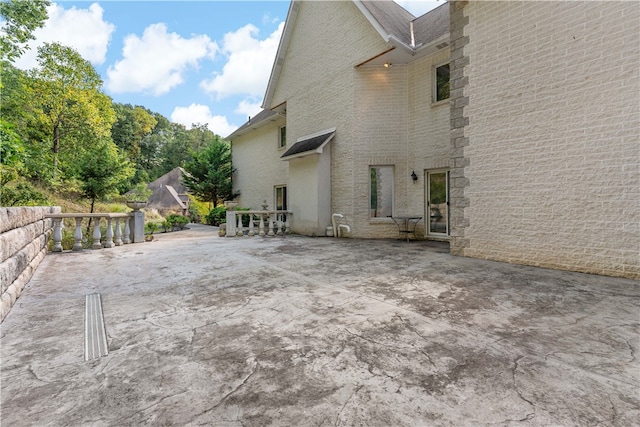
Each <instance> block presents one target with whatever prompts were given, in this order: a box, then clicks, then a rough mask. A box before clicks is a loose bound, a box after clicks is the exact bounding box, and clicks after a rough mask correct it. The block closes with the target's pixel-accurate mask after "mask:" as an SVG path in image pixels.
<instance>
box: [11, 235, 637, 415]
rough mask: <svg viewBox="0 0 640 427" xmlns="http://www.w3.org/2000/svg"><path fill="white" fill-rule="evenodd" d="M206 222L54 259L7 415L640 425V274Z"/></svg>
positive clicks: (15, 370) (16, 335) (23, 318)
mask: <svg viewBox="0 0 640 427" xmlns="http://www.w3.org/2000/svg"><path fill="white" fill-rule="evenodd" d="M190 227H191V228H190V229H189V230H186V231H181V232H175V233H169V234H158V235H157V236H156V240H155V241H153V242H148V243H142V244H134V245H126V246H121V247H116V248H113V249H110V250H98V251H90V250H87V251H84V252H82V253H63V254H50V255H48V256H47V257H46V258H45V260H44V261H43V263H42V264H41V266H40V267H39V269H38V271H37V272H36V274H35V276H34V277H33V279H32V280H31V282H30V283H29V284H28V285H27V287H26V288H25V290H24V292H23V294H22V296H21V297H20V299H18V301H17V302H16V304H15V306H14V307H13V309H12V311H11V312H10V313H9V315H8V316H7V318H6V319H5V321H4V323H3V324H2V335H1V355H2V372H1V381H2V382H1V392H2V395H1V422H2V426H3V427H4V426H20V425H55V426H58V425H68V426H81V425H82V426H87V425H91V426H122V425H211V426H238V427H240V426H268V425H273V426H368V427H369V426H479V425H482V426H484V425H507V426H508V425H519V426H521V425H524V426H527V425H528V426H547V425H562V426H574V425H575V426H596V425H603V426H632V425H638V422H639V420H640V396H639V390H640V362H639V360H638V351H639V347H640V343H639V337H640V284H639V282H637V281H633V280H624V279H615V278H608V277H601V276H592V275H586V274H579V273H570V272H563V271H554V270H545V269H538V268H533V267H524V266H517V265H510V264H502V263H495V262H488V261H483V260H476V259H468V258H460V257H453V256H451V255H449V254H448V251H447V247H446V246H445V245H443V244H441V243H434V242H424V241H419V242H410V243H407V242H404V241H401V240H385V241H380V240H352V239H333V238H309V237H299V236H287V237H284V238H282V237H276V238H260V237H253V238H246V237H245V238H220V237H218V236H217V233H216V229H214V228H212V227H207V226H201V225H190ZM96 292H97V293H100V294H101V297H102V306H103V312H104V321H105V325H106V329H107V335H108V349H109V354H108V355H107V356H104V357H101V358H98V359H94V360H91V361H84V348H83V342H84V337H83V334H84V303H85V295H87V294H92V293H96Z"/></svg>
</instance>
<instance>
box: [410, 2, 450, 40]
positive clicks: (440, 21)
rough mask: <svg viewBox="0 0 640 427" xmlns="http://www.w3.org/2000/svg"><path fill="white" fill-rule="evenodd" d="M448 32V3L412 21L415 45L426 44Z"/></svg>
mask: <svg viewBox="0 0 640 427" xmlns="http://www.w3.org/2000/svg"><path fill="white" fill-rule="evenodd" d="M448 32H449V2H445V3H444V4H443V5H442V6H438V7H437V8H435V9H433V10H431V11H429V12H427V13H425V14H424V15H422V16H421V17H419V18H416V19H415V20H414V21H413V33H414V36H415V38H416V45H419V44H427V43H429V42H432V41H433V40H436V39H437V38H439V37H441V36H442V35H443V34H447V33H448Z"/></svg>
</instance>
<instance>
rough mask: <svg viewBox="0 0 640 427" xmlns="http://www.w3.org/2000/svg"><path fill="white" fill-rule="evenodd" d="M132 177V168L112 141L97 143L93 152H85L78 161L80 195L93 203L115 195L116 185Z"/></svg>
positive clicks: (92, 206)
mask: <svg viewBox="0 0 640 427" xmlns="http://www.w3.org/2000/svg"><path fill="white" fill-rule="evenodd" d="M132 175H133V168H132V167H131V164H130V163H129V161H127V160H126V159H125V158H124V157H123V156H122V155H121V154H120V153H119V151H118V147H116V145H115V144H114V143H113V141H110V140H107V139H103V140H100V141H98V142H97V143H96V144H95V146H94V148H93V150H91V151H86V152H85V153H83V154H82V155H81V156H80V157H79V159H78V174H77V176H78V178H79V179H80V181H81V184H80V188H81V190H82V195H83V196H84V197H86V198H87V199H89V200H90V201H91V212H93V209H94V205H95V202H96V201H97V200H102V199H105V198H106V197H107V196H109V195H113V194H116V193H117V188H118V185H119V184H120V183H121V182H122V181H125V180H127V179H129V178H130V177H131V176H132Z"/></svg>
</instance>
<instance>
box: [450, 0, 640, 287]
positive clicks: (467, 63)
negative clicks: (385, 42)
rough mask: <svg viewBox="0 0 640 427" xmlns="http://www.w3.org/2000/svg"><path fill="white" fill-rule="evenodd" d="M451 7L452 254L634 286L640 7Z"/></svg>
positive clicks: (637, 273) (639, 271)
mask: <svg viewBox="0 0 640 427" xmlns="http://www.w3.org/2000/svg"><path fill="white" fill-rule="evenodd" d="M463 3H464V2H463ZM455 9H456V7H455V4H454V7H453V8H452V10H453V12H452V31H456V30H460V29H461V28H462V29H463V33H458V35H459V37H458V38H457V39H458V44H457V45H456V46H453V48H452V50H453V52H452V58H454V57H456V56H457V55H458V57H459V58H460V61H461V62H460V64H461V65H462V66H463V67H462V68H458V71H461V74H459V75H457V77H459V79H460V80H459V82H460V83H462V85H463V89H462V93H461V94H457V98H456V100H457V101H458V106H459V107H460V110H459V111H457V112H456V113H457V114H458V118H461V119H462V120H463V121H462V123H466V122H467V121H468V125H466V126H464V125H463V126H455V125H454V126H453V131H452V144H453V149H454V153H455V155H454V161H459V162H460V167H458V168H456V169H455V175H452V179H453V180H459V183H458V184H459V185H457V186H454V188H453V190H454V191H456V192H457V193H456V197H455V199H454V200H453V201H454V203H455V204H457V207H454V209H456V210H455V214H456V220H457V221H458V224H457V226H454V227H455V228H454V230H453V231H454V233H455V236H454V239H453V240H454V242H453V244H452V251H454V252H457V253H460V254H462V255H465V256H472V257H481V258H488V259H494V260H500V261H507V262H514V263H522V264H529V265H538V266H544V267H553V268H560V269H568V270H575V271H583V272H590V273H597V274H606V275H612V276H625V277H634V278H638V277H640V256H639V254H640V170H639V163H640V139H639V132H638V129H640V97H639V94H640V83H639V82H640V75H639V73H638V64H639V63H640V33H639V32H638V22H640V3H637V2H595V1H594V2H592V1H586V2H484V1H478V2H475V1H471V2H469V3H468V4H466V5H465V6H464V8H462V9H460V10H459V11H456V10H455ZM466 21H468V23H466V25H465V22H466ZM454 24H455V25H454ZM454 39H455V38H454V37H453V36H452V43H453V44H455V43H456V41H455V40H454ZM460 51H461V52H460ZM455 71H456V69H454V72H455ZM452 85H453V80H452ZM452 102H455V101H454V98H453V97H452ZM467 102H468V106H465V104H466V103H467ZM451 111H452V119H454V117H453V114H454V112H455V111H456V110H455V108H452V110H451ZM456 149H457V151H455V150H456Z"/></svg>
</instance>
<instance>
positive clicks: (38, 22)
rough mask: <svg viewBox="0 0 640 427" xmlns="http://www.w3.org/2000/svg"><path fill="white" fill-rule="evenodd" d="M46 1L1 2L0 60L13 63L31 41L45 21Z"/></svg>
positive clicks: (47, 3)
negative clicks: (34, 33)
mask: <svg viewBox="0 0 640 427" xmlns="http://www.w3.org/2000/svg"><path fill="white" fill-rule="evenodd" d="M49 4H50V2H49V1H48V0H2V1H1V2H0V16H2V18H3V19H2V20H3V21H4V22H3V24H2V26H0V35H1V36H0V60H2V61H9V62H13V61H14V60H15V59H17V58H19V57H20V55H22V53H23V52H24V50H25V46H26V43H27V42H28V41H29V40H33V38H34V37H33V32H34V31H35V30H36V29H37V28H40V27H42V26H43V25H44V22H45V21H46V20H47V6H49Z"/></svg>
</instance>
